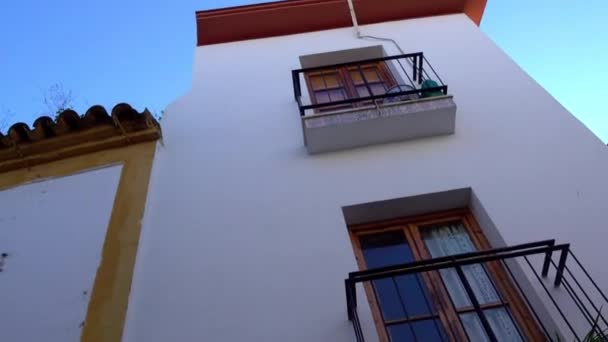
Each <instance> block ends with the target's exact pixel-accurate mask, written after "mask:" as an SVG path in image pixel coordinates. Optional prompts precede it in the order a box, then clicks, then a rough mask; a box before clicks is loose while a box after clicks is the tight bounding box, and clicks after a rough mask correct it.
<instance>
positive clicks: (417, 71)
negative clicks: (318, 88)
mask: <svg viewBox="0 0 608 342" xmlns="http://www.w3.org/2000/svg"><path fill="white" fill-rule="evenodd" d="M371 63H381V64H383V65H384V67H385V68H386V70H388V73H389V74H390V75H389V76H390V77H391V78H392V80H393V82H392V83H393V84H391V85H390V86H389V87H388V89H384V91H382V92H381V93H378V92H377V91H376V92H374V91H373V90H372V87H370V82H368V80H367V78H366V76H365V73H364V71H363V67H364V66H365V65H369V64H371ZM340 68H350V69H351V70H355V71H358V73H359V77H361V80H362V81H363V84H364V85H365V87H366V88H367V94H369V96H358V95H357V96H351V97H350V98H346V99H341V100H336V101H333V100H332V99H331V98H330V99H329V101H325V102H323V103H317V102H316V101H314V100H312V99H303V98H302V81H303V80H304V81H305V77H306V74H307V73H314V72H323V71H328V70H337V69H340ZM292 78H293V90H294V96H295V99H296V102H297V103H298V108H299V110H300V115H301V116H305V115H306V111H308V110H317V111H318V110H323V109H324V108H325V109H326V108H331V107H334V108H335V107H336V106H348V105H353V106H356V105H357V104H361V103H369V102H372V103H374V104H380V103H382V102H385V101H389V102H393V101H402V100H409V99H415V98H425V97H431V96H437V95H447V94H448V86H447V85H445V84H444V83H443V81H442V80H441V77H439V75H438V74H437V73H436V72H435V69H434V68H433V66H432V65H431V64H430V63H429V62H428V60H427V59H426V58H425V57H424V54H423V53H422V52H416V53H409V54H403V55H397V56H389V57H382V58H373V59H366V60H360V61H356V62H350V63H340V64H333V65H325V66H319V67H314V68H305V69H297V70H293V71H292ZM311 97H312V95H311Z"/></svg>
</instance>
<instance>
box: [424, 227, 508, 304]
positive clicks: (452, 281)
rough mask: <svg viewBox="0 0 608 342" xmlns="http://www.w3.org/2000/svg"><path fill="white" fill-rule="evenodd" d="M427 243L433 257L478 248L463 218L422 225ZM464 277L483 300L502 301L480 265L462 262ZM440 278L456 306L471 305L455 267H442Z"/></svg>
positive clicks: (480, 301) (471, 250) (486, 302)
mask: <svg viewBox="0 0 608 342" xmlns="http://www.w3.org/2000/svg"><path fill="white" fill-rule="evenodd" d="M421 232H422V237H423V239H424V243H425V245H426V247H427V249H428V251H429V253H430V254H431V256H432V257H433V258H437V257H442V256H447V255H454V254H461V253H467V252H474V251H476V250H477V248H475V245H474V244H473V242H472V241H471V238H470V237H469V234H468V233H467V232H466V230H465V228H464V226H463V225H462V222H452V223H445V224H441V225H436V226H432V227H426V228H423V229H421ZM462 270H463V271H464V274H465V277H466V279H467V281H468V282H469V284H470V285H471V288H472V289H473V292H474V294H475V297H476V298H477V301H478V302H479V303H480V304H488V303H496V302H500V298H499V296H498V294H497V293H496V290H495V289H494V285H493V283H492V281H491V280H490V278H489V277H488V274H487V273H486V270H485V269H484V267H483V266H481V265H467V266H463V267H462ZM439 273H440V274H441V278H442V279H443V282H444V283H445V286H446V287H447V289H448V292H449V293H450V297H451V298H452V301H453V302H454V305H455V306H456V308H462V307H466V306H471V305H472V304H471V301H470V299H469V296H468V295H467V293H466V291H465V289H464V286H463V285H462V283H461V281H460V279H459V278H458V274H457V273H456V270H454V269H443V270H440V271H439Z"/></svg>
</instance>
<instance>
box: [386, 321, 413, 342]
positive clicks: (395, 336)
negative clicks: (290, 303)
mask: <svg viewBox="0 0 608 342" xmlns="http://www.w3.org/2000/svg"><path fill="white" fill-rule="evenodd" d="M388 335H389V336H390V339H391V342H409V341H416V339H414V335H413V330H412V327H410V325H409V323H405V324H399V325H391V326H390V327H388Z"/></svg>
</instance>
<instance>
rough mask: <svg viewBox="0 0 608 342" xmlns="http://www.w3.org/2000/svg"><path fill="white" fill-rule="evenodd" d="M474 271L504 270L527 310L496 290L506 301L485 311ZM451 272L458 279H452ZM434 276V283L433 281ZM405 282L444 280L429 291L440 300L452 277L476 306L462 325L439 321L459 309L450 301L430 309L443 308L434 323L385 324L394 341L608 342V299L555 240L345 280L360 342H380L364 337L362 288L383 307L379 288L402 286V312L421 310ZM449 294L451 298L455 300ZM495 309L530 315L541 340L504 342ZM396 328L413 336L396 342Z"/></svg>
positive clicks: (462, 312)
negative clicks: (410, 304) (411, 306)
mask: <svg viewBox="0 0 608 342" xmlns="http://www.w3.org/2000/svg"><path fill="white" fill-rule="evenodd" d="M554 257H555V258H554ZM554 259H555V260H554ZM479 265H481V266H479ZM535 265H536V266H535ZM470 267H478V269H480V270H481V272H482V273H483V272H484V271H483V270H484V269H485V270H486V273H487V270H488V269H489V268H491V267H494V270H496V268H499V269H500V272H502V273H503V274H504V278H505V279H504V280H503V281H506V282H507V283H510V284H511V285H510V287H511V288H512V289H513V291H514V292H513V293H515V295H516V297H513V296H512V294H511V298H519V300H520V301H521V305H522V307H521V308H519V309H517V308H516V305H515V304H516V303H515V302H514V301H512V302H509V301H507V300H506V299H505V298H506V297H503V296H502V295H501V292H499V290H498V288H497V286H498V285H497V284H496V283H494V282H492V283H490V284H492V285H491V287H493V290H492V289H491V288H490V290H491V291H495V293H498V294H499V299H497V300H495V301H496V303H484V302H483V300H482V298H480V296H479V295H478V293H479V291H480V290H479V288H475V285H474V284H473V283H475V282H476V281H477V282H479V281H478V280H477V279H475V277H472V276H471V274H470V273H467V272H468V271H467V268H469V271H470ZM447 272H451V273H450V274H447ZM433 275H434V277H435V278H432V277H433ZM439 275H440V276H439ZM403 277H413V279H415V280H414V282H416V281H417V282H418V284H421V283H422V282H424V280H423V279H422V278H424V277H427V278H425V279H426V280H428V279H435V280H437V279H439V280H438V281H435V282H433V283H431V286H430V287H431V288H430V289H428V290H425V291H423V292H426V291H429V292H433V293H438V292H440V290H439V289H437V288H439V287H442V286H446V283H447V282H448V278H449V277H451V278H450V279H449V282H452V283H458V286H459V287H461V288H462V292H461V293H464V294H466V296H467V297H468V300H467V303H469V306H468V307H464V308H462V309H459V310H458V312H457V314H456V315H455V316H454V317H455V318H454V319H453V320H451V321H450V320H444V318H442V319H441V320H440V319H439V318H438V317H440V316H441V312H444V314H445V310H444V308H443V307H445V306H452V309H453V306H454V305H455V304H454V303H455V300H454V298H452V299H451V300H450V299H448V300H447V301H442V300H433V302H435V304H433V303H429V302H427V305H431V306H432V305H436V307H435V308H434V309H430V310H428V317H430V320H429V319H428V318H420V316H416V317H408V316H407V310H405V306H404V310H405V312H406V314H405V316H406V317H404V318H403V319H398V320H394V319H393V320H391V321H387V320H386V319H383V318H382V317H380V318H379V321H380V322H379V324H380V327H381V328H379V330H378V331H380V330H382V329H386V331H388V332H389V334H390V340H391V341H393V342H400V341H402V340H403V341H430V340H433V341H434V340H439V341H450V340H471V341H478V340H480V341H504V340H517V341H526V340H533V341H537V340H547V341H608V330H606V329H608V321H607V319H606V314H605V311H606V309H607V308H606V307H607V305H606V304H608V297H606V295H605V294H604V293H603V292H602V290H601V288H600V287H599V286H598V284H597V283H596V282H595V281H594V280H593V279H592V278H591V276H590V274H589V273H588V271H587V270H586V269H585V268H584V267H583V265H582V264H581V263H580V261H579V259H578V258H577V257H576V256H575V255H574V254H573V253H572V251H571V250H570V246H569V245H568V244H559V245H556V244H555V241H554V240H547V241H539V242H533V243H527V244H522V245H517V246H512V247H505V248H497V249H492V250H485V251H479V252H473V253H466V254H458V255H452V256H447V257H439V258H434V259H428V260H422V261H416V262H412V263H408V264H401V265H394V266H388V267H382V268H376V269H369V270H365V271H358V272H352V273H350V274H349V276H348V278H347V279H346V280H345V287H346V302H347V313H348V319H349V320H350V321H351V322H352V325H353V327H354V332H355V337H356V341H357V342H364V341H365V336H368V337H370V336H371V337H373V339H374V340H375V339H376V337H375V336H374V335H375V333H374V332H373V331H372V332H370V331H364V329H363V327H364V326H366V325H365V324H362V322H361V319H360V316H359V313H358V310H357V293H356V292H357V287H361V286H360V285H361V284H364V286H367V287H366V291H367V294H368V296H370V295H371V296H372V297H373V298H376V300H378V298H381V297H382V296H381V294H380V293H379V292H378V289H379V288H380V287H376V285H380V284H379V283H376V282H379V281H380V282H381V281H385V282H386V281H388V282H389V284H390V283H391V282H392V283H394V284H395V289H396V292H397V293H398V297H397V298H398V300H397V301H398V302H400V303H401V304H400V305H402V306H403V305H404V304H403V303H407V301H416V300H418V301H419V302H420V301H421V299H420V298H418V299H416V298H408V291H402V290H401V289H402V288H404V287H401V288H400V287H399V286H403V283H402V284H401V285H398V284H397V283H398V282H399V281H401V282H403ZM484 277H485V276H484ZM385 285H386V283H385ZM384 289H386V287H384ZM448 290H450V289H448ZM486 291H489V290H486ZM414 292H416V291H414ZM448 292H449V293H450V296H451V295H452V292H451V291H448ZM418 293H420V292H418ZM368 298H369V297H368ZM392 304H394V303H392ZM394 305H397V304H394ZM496 308H501V309H504V312H506V313H508V314H509V315H511V318H513V316H514V312H515V311H516V310H520V311H521V310H526V311H527V312H528V319H527V321H528V324H532V325H533V326H534V327H535V329H537V334H536V335H533V336H535V337H533V338H530V337H529V336H530V335H526V333H525V332H522V329H521V327H520V328H513V329H512V330H517V331H518V332H516V333H514V334H515V338H513V335H512V337H511V338H505V335H504V332H501V331H500V330H501V328H504V325H500V324H497V323H496V322H497V321H496V316H493V317H492V316H490V313H491V312H492V311H495V310H494V309H496ZM522 308H523V309H522ZM382 315H384V314H382ZM465 316H467V317H468V318H467V320H469V323H468V325H467V323H466V322H465V319H464V317H465ZM423 320H427V321H432V322H434V324H435V326H433V325H432V324H427V325H426V326H424V325H422V324H420V322H423ZM472 320H475V321H476V322H477V326H476V328H477V333H478V335H477V337H472V335H471V334H470V327H471V324H470V322H471V321H472ZM442 322H443V323H445V322H448V325H450V327H443V328H439V327H438V326H439V325H441V324H442ZM530 322H532V323H530ZM366 323H369V322H366ZM416 324H418V325H419V326H418V328H419V329H426V331H424V330H419V331H418V338H417V337H416V336H417V335H416V332H417V331H416V330H415V329H417V327H416ZM382 325H384V326H382ZM452 325H453V326H452ZM454 326H457V328H456V330H457V329H460V335H459V334H458V331H454V330H449V329H453V327H454ZM376 327H378V325H377V326H376ZM395 327H402V328H403V329H406V328H408V329H410V330H411V332H409V331H406V330H407V329H406V330H401V332H402V335H398V336H401V337H395V336H396V335H393V334H392V331H393V330H391V329H395ZM435 327H437V329H438V330H441V333H437V334H436V337H437V338H434V339H429V337H428V336H430V334H429V330H433V329H435ZM368 328H369V325H368ZM372 330H373V329H372ZM403 331H405V333H403ZM445 332H448V333H445ZM383 333H384V332H383ZM380 334H382V333H380ZM406 334H407V335H408V336H409V337H406V338H404V337H403V336H405V335H406ZM421 334H422V335H423V337H422V338H420V335H421ZM425 334H426V335H425ZM446 335H447V336H446ZM454 336H456V337H454ZM459 336H460V337H459ZM425 337H426V338H425Z"/></svg>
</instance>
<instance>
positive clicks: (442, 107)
mask: <svg viewBox="0 0 608 342" xmlns="http://www.w3.org/2000/svg"><path fill="white" fill-rule="evenodd" d="M455 119H456V104H455V103H454V100H453V98H452V96H451V95H445V96H437V97H432V98H425V99H417V100H412V101H403V102H394V103H387V104H382V105H380V106H379V107H378V108H376V107H375V106H367V107H359V108H355V109H349V110H340V111H335V112H328V113H318V114H314V115H309V116H304V117H303V118H302V127H303V130H304V143H305V145H306V148H307V150H308V153H309V154H316V153H323V152H330V151H338V150H345V149H350V148H355V147H361V146H369V145H375V144H383V143H389V142H397V141H404V140H410V139H415V138H422V137H431V136H439V135H447V134H453V133H454V128H455Z"/></svg>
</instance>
